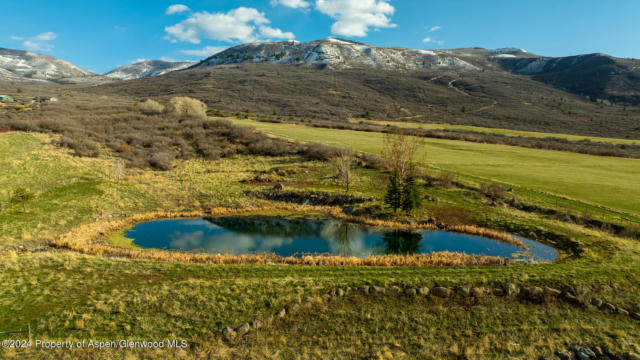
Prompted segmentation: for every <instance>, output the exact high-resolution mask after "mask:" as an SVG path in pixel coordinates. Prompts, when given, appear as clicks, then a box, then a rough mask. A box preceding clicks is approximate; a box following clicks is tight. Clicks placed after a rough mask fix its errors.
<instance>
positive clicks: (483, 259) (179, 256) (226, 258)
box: [52, 204, 526, 266]
mask: <svg viewBox="0 0 640 360" xmlns="http://www.w3.org/2000/svg"><path fill="white" fill-rule="evenodd" d="M273 212H290V213H292V214H321V215H324V216H328V217H332V218H334V219H336V220H342V221H346V222H350V223H354V224H361V225H367V226H371V227H374V228H383V229H394V230H443V229H441V228H439V227H437V226H435V225H433V224H422V223H421V224H406V223H399V222H390V221H384V220H377V219H370V218H362V217H355V216H350V215H346V214H344V213H343V212H342V211H341V209H340V208H335V207H327V206H300V205H289V204H286V205H279V206H271V207H260V208H244V209H232V208H214V209H211V211H208V212H205V211H191V212H153V213H145V214H136V215H131V216H128V217H125V218H120V219H115V220H107V221H99V222H95V223H91V224H85V225H82V226H80V227H77V228H76V229H74V230H72V231H71V232H69V233H67V234H65V235H63V236H61V237H60V238H59V239H57V240H56V241H54V242H53V243H52V245H53V246H55V247H60V248H67V249H71V250H75V251H78V252H81V253H85V254H94V255H110V256H123V257H127V258H134V259H148V260H164V261H177V262H186V263H217V264H291V265H336V266H343V265H352V266H456V265H459V266H466V265H498V264H500V265H502V264H507V263H510V262H511V259H507V258H501V257H491V256H482V255H467V254H463V253H452V252H439V253H431V254H421V255H377V256H369V257H367V258H356V257H344V256H302V257H280V256H276V255H222V254H196V253H191V252H184V251H176V250H159V249H142V248H138V247H135V245H133V244H132V245H133V246H131V247H118V246H114V245H113V244H111V243H109V242H107V241H105V240H106V239H107V238H108V237H109V236H111V235H112V234H114V233H116V232H119V231H120V232H121V231H123V229H126V228H129V227H131V226H134V225H135V224H138V223H142V222H148V221H154V220H161V219H165V220H171V219H188V218H201V217H222V216H232V215H233V216H241V215H252V214H253V215H256V214H257V215H259V214H264V213H273ZM445 230H446V231H451V232H456V233H461V234H467V235H474V236H482V237H486V238H489V239H493V240H498V241H502V242H505V243H508V244H512V245H516V246H519V247H522V248H523V249H525V248H526V246H524V243H522V241H520V240H519V239H516V238H514V237H513V236H511V235H509V234H507V233H503V232H499V231H495V230H491V229H485V228H480V227H475V226H451V227H447V228H446V229H445ZM123 237H124V236H123Z"/></svg>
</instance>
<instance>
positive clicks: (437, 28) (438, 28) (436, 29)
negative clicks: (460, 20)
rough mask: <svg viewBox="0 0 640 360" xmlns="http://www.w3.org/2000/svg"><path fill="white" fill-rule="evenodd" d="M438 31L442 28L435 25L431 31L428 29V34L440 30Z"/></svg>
mask: <svg viewBox="0 0 640 360" xmlns="http://www.w3.org/2000/svg"><path fill="white" fill-rule="evenodd" d="M440 29H442V27H441V26H439V25H436V26H434V27H432V28H431V29H429V32H434V31H438V30H440Z"/></svg>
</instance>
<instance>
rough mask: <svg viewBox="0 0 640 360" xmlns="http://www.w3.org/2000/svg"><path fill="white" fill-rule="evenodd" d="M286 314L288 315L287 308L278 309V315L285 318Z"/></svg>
mask: <svg viewBox="0 0 640 360" xmlns="http://www.w3.org/2000/svg"><path fill="white" fill-rule="evenodd" d="M285 315H287V310H286V309H282V310H280V311H278V317H280V318H283V317H285Z"/></svg>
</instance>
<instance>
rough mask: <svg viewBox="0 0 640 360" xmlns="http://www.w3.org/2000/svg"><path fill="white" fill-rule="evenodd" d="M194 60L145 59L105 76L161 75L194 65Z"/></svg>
mask: <svg viewBox="0 0 640 360" xmlns="http://www.w3.org/2000/svg"><path fill="white" fill-rule="evenodd" d="M194 64H195V63H194V62H189V61H184V62H173V61H164V60H144V61H138V62H136V63H133V64H130V65H126V66H120V67H119V68H117V69H115V70H112V71H110V72H108V73H106V74H105V75H104V76H106V77H108V78H111V79H116V80H132V79H140V78H144V77H149V76H160V75H164V74H168V73H170V72H172V71H176V70H182V69H185V68H188V67H189V66H192V65H194Z"/></svg>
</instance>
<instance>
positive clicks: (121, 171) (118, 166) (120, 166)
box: [113, 159, 124, 182]
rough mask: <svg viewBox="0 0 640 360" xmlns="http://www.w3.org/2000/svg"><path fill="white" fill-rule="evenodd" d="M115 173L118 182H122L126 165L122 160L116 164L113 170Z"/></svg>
mask: <svg viewBox="0 0 640 360" xmlns="http://www.w3.org/2000/svg"><path fill="white" fill-rule="evenodd" d="M113 173H114V175H115V176H116V181H117V182H120V178H121V177H122V175H123V174H124V163H123V162H122V160H121V159H118V161H117V162H116V166H115V168H114V169H113Z"/></svg>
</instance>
